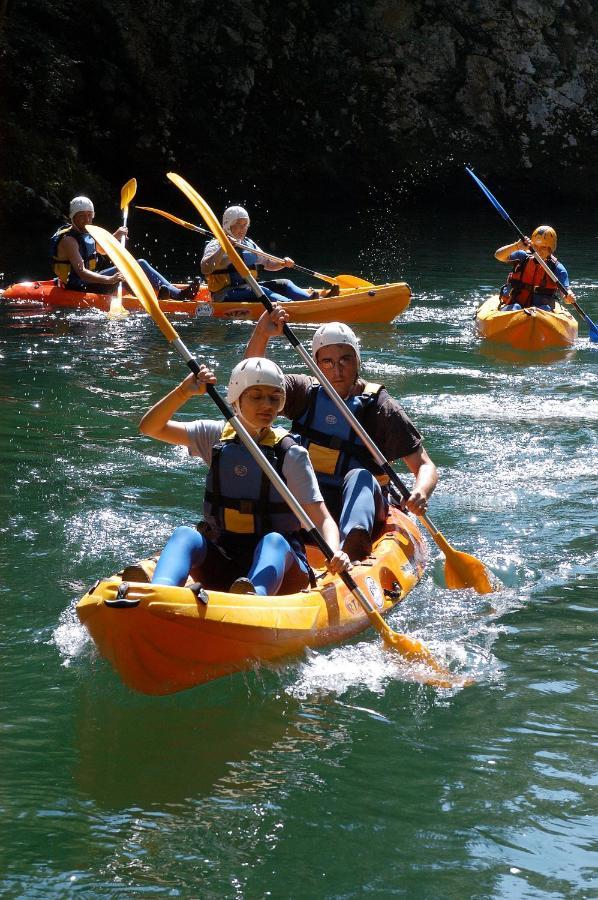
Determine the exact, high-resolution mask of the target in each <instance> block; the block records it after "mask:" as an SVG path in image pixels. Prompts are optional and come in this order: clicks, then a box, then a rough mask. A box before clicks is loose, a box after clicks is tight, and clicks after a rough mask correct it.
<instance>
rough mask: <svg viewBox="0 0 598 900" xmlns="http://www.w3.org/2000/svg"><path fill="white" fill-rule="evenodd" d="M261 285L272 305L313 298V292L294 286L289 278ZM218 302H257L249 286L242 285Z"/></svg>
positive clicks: (232, 288) (265, 282)
mask: <svg viewBox="0 0 598 900" xmlns="http://www.w3.org/2000/svg"><path fill="white" fill-rule="evenodd" d="M259 285H260V287H261V289H262V290H263V292H264V294H265V295H266V297H267V298H268V300H270V301H272V303H284V302H285V300H286V301H287V302H288V301H289V300H309V298H310V297H311V291H306V290H305V289H304V288H301V287H299V286H298V285H296V284H294V282H292V281H289V279H288V278H277V279H275V280H274V281H260V282H259ZM218 300H220V301H223V300H226V302H227V303H230V302H231V301H233V302H235V301H237V300H238V301H239V302H242V301H243V302H244V301H246V300H255V294H254V293H253V291H252V290H251V288H250V287H249V285H248V284H240V285H238V286H237V287H231V288H229V289H228V290H227V291H226V293H224V294H223V295H222V296H221V297H219V298H218ZM216 302H218V301H216Z"/></svg>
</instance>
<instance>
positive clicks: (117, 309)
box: [108, 293, 129, 319]
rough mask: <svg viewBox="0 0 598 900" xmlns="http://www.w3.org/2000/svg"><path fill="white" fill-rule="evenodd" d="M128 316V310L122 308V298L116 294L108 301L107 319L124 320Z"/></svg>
mask: <svg viewBox="0 0 598 900" xmlns="http://www.w3.org/2000/svg"><path fill="white" fill-rule="evenodd" d="M128 315H129V310H128V309H125V308H124V306H123V298H122V297H121V295H120V293H118V294H116V295H115V296H114V297H113V298H112V299H111V301H110V309H109V310H108V318H109V319H124V317H125V316H128Z"/></svg>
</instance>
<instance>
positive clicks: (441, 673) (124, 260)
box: [88, 182, 470, 687]
mask: <svg viewBox="0 0 598 900" xmlns="http://www.w3.org/2000/svg"><path fill="white" fill-rule="evenodd" d="M175 183H176V182H175ZM210 213H211V210H210ZM212 215H213V213H212ZM216 224H217V223H216ZM218 228H219V229H220V226H219V225H218ZM88 229H90V233H91V235H92V237H94V238H95V239H96V240H97V241H98V243H100V244H101V245H102V246H103V247H104V249H105V250H107V252H108V254H109V255H110V257H111V259H112V261H113V262H114V264H115V265H117V266H118V268H119V269H120V271H121V272H122V273H123V275H124V276H125V278H126V279H127V283H128V284H129V287H131V289H132V290H133V291H134V293H135V296H136V297H137V299H138V300H139V302H140V303H141V304H142V306H143V308H144V309H145V310H146V312H147V313H149V315H150V316H151V317H152V319H153V320H154V322H155V323H156V325H157V326H158V328H159V329H160V331H161V332H162V334H163V335H164V337H165V338H166V340H167V341H168V342H169V343H171V344H172V345H173V347H175V349H176V350H177V351H178V353H179V354H180V355H181V357H182V358H183V359H184V360H185V362H186V364H187V366H188V367H189V368H190V369H191V371H192V372H194V373H195V374H197V373H198V372H199V364H198V362H197V360H196V359H195V358H194V357H193V356H192V354H191V353H190V352H189V350H188V349H187V347H186V346H185V344H184V343H183V342H182V340H181V338H180V337H179V335H178V334H177V332H176V331H175V329H174V328H173V326H172V325H171V324H170V322H169V321H168V319H167V318H166V316H165V315H164V313H163V312H162V310H161V309H160V305H159V303H158V301H157V299H156V295H155V293H154V290H153V288H152V286H151V284H150V282H149V280H148V278H147V276H146V275H145V273H144V272H143V270H142V269H141V267H140V266H139V264H138V262H137V260H136V259H135V258H134V257H133V256H132V255H131V254H130V253H129V251H128V250H127V249H126V248H125V247H123V246H122V245H121V244H119V243H118V241H117V240H116V238H115V237H114V236H113V235H111V234H109V232H107V231H105V230H104V229H103V228H100V227H99V226H95V225H92V226H88ZM218 239H219V240H220V239H222V240H223V242H224V243H223V245H222V246H223V248H224V249H225V250H226V251H227V253H229V254H233V255H235V256H236V251H235V250H234V248H233V247H232V245H231V243H230V241H229V240H228V238H227V237H226V235H225V234H224V232H223V231H221V234H220V235H219V236H218ZM230 258H231V259H232V258H233V256H232V255H231V256H230ZM206 392H207V393H208V394H209V396H210V397H211V399H212V400H213V401H214V403H215V404H216V406H217V407H218V409H219V410H220V412H221V413H222V415H223V416H224V417H225V419H226V420H227V421H228V422H229V423H230V424H231V425H232V427H233V428H234V429H235V431H236V433H237V434H238V435H239V438H240V440H241V441H242V442H243V444H244V445H245V447H246V448H247V450H248V451H249V453H250V454H251V456H252V457H253V459H254V460H255V461H256V463H257V464H258V466H259V467H260V469H261V470H262V472H263V473H264V474H265V475H266V476H267V478H269V479H270V481H271V483H272V485H273V486H274V487H275V488H276V490H277V491H278V493H279V494H280V495H281V496H282V497H283V498H284V500H285V501H286V503H287V504H288V505H289V507H290V509H291V510H292V511H293V513H294V514H295V515H296V517H297V518H298V519H299V521H300V523H301V526H302V527H303V528H304V529H305V530H306V531H307V532H308V533H309V537H310V539H311V540H312V541H313V542H314V544H315V545H316V546H317V547H318V548H319V549H320V550H321V552H322V553H323V554H324V556H325V557H326V559H328V560H330V559H332V557H333V555H334V554H333V551H332V549H331V548H330V546H329V545H328V543H327V542H326V540H325V539H324V537H323V536H322V535H321V534H320V532H319V531H318V529H317V528H316V526H315V525H314V523H313V522H312V520H311V519H310V517H309V516H308V515H307V513H306V512H305V510H304V509H303V507H302V506H301V504H300V503H298V502H297V500H296V499H295V497H294V495H293V494H292V493H291V491H290V490H289V488H288V487H287V485H286V484H285V482H284V481H283V480H282V478H281V477H280V475H279V474H278V472H276V470H275V469H274V468H273V467H272V466H271V465H270V463H269V462H268V460H267V459H266V457H265V456H264V454H263V453H262V451H261V450H260V448H259V447H258V445H257V444H256V443H255V441H254V440H253V438H252V437H251V435H250V434H249V432H248V431H247V429H246V428H245V426H244V425H243V424H242V422H241V421H240V420H239V418H238V417H237V416H236V415H235V413H234V412H233V410H232V409H231V407H230V406H229V405H228V404H227V403H226V401H225V400H224V399H223V398H222V397H221V395H220V394H219V393H218V391H217V390H216V388H215V387H214V385H212V384H206ZM338 577H339V578H341V579H342V581H343V582H344V584H345V585H346V586H347V587H348V588H349V590H350V591H351V593H352V594H353V596H354V597H355V599H356V600H357V601H358V602H359V603H360V605H361V606H362V608H363V609H364V611H365V613H366V615H367V617H368V619H369V620H370V623H371V624H372V625H373V626H374V628H375V629H376V630H377V631H378V633H379V634H380V635H381V637H382V639H383V640H384V643H385V645H386V646H387V647H391V648H392V649H394V650H397V651H398V652H399V653H400V654H401V655H402V656H403V657H405V658H406V659H408V660H413V661H416V662H421V663H424V664H425V665H426V666H428V667H429V668H430V669H432V670H434V672H436V673H438V676H433V677H424V678H423V679H422V680H423V681H425V683H426V684H433V685H436V686H438V687H455V686H464V685H465V684H468V683H470V682H469V681H466V680H464V679H459V678H458V677H455V676H454V675H453V674H452V673H451V672H450V671H449V670H448V669H447V668H445V667H444V666H443V665H441V663H439V662H438V660H436V659H435V657H434V656H433V655H432V653H431V652H430V650H429V649H428V648H427V647H426V646H425V644H423V643H422V642H421V641H419V640H417V639H415V638H411V637H409V636H408V635H406V634H400V633H399V632H396V631H393V630H392V629H391V628H390V626H389V625H388V624H387V623H386V622H385V621H384V619H383V618H382V616H381V615H380V613H379V612H378V610H377V609H376V608H375V606H374V605H373V603H372V601H371V600H370V599H369V598H368V597H367V596H366V594H365V593H364V591H362V589H361V588H360V587H359V585H358V584H357V582H356V581H355V579H354V578H353V577H352V575H350V573H349V572H341V573H340V574H339V576H338Z"/></svg>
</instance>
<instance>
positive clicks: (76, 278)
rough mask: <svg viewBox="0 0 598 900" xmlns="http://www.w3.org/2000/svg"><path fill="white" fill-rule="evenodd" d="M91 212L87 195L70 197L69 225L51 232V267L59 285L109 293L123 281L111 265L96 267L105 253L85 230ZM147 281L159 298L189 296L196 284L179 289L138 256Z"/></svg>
mask: <svg viewBox="0 0 598 900" xmlns="http://www.w3.org/2000/svg"><path fill="white" fill-rule="evenodd" d="M94 216H95V209H94V206H93V203H92V202H91V200H90V199H89V197H83V196H79V197H73V199H72V200H71V202H70V206H69V217H70V220H71V224H70V225H66V226H62V227H61V228H59V229H58V230H57V231H56V233H55V234H54V235H53V236H52V239H51V242H50V247H51V255H52V271H53V272H54V275H55V276H56V278H57V279H58V281H59V283H60V284H62V285H63V287H65V288H67V289H68V290H71V291H92V292H93V293H96V294H111V293H112V292H113V290H114V285H115V284H117V283H118V282H119V281H124V279H123V277H122V275H121V274H120V272H119V271H118V269H116V268H115V267H114V266H110V267H109V268H107V269H101V270H100V271H98V258H99V256H100V255H105V251H104V250H103V248H102V247H100V246H99V245H98V244H96V242H95V240H94V239H93V238H92V236H91V235H90V234H89V232H88V231H87V226H88V225H91V223H92V222H93V219H94ZM127 233H128V229H127V228H126V227H125V226H121V227H120V228H117V230H116V231H115V232H114V237H115V238H116V239H117V240H120V238H121V235H126V234H127ZM138 262H139V265H140V266H141V268H142V269H143V271H144V272H145V274H146V275H147V277H148V278H149V280H150V283H151V284H152V285H153V286H154V287H155V288H156V290H157V291H158V292H159V293H158V296H159V297H160V299H165V298H166V297H171V298H173V299H177V300H186V299H191V293H195V291H196V285H193V286H190V287H189V289H187V288H185V289H181V288H178V287H176V285H174V284H171V283H170V282H169V281H168V279H167V278H165V277H164V276H163V275H161V274H160V272H157V271H156V269H154V268H153V267H152V266H150V264H149V263H148V262H147V260H145V259H140V260H138Z"/></svg>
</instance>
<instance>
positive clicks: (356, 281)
mask: <svg viewBox="0 0 598 900" xmlns="http://www.w3.org/2000/svg"><path fill="white" fill-rule="evenodd" d="M334 277H335V280H336V281H337V282H338V283H339V284H340V286H341V287H347V288H360V287H375V285H374V284H372V282H371V281H365V279H363V278H358V277H357V275H335V276H334Z"/></svg>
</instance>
